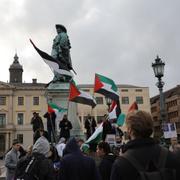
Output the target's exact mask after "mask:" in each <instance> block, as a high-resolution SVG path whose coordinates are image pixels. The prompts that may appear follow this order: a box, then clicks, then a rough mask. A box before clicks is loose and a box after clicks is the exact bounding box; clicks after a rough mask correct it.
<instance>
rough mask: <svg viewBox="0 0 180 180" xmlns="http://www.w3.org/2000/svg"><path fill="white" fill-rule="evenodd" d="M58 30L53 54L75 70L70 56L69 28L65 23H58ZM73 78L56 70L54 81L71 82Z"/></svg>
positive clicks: (65, 65) (67, 67)
mask: <svg viewBox="0 0 180 180" xmlns="http://www.w3.org/2000/svg"><path fill="white" fill-rule="evenodd" d="M56 31H57V35H56V37H55V38H54V40H53V45H52V51H51V56H52V57H53V58H54V59H56V60H57V61H58V62H59V63H60V64H61V65H63V66H64V67H65V68H66V69H67V70H69V71H70V70H73V68H72V62H71V56H70V48H71V44H70V41H69V37H68V35H67V30H66V28H65V27H64V26H63V25H61V24H56ZM73 71H74V70H73ZM71 78H72V77H70V76H67V75H62V74H59V73H57V72H55V71H54V78H53V82H56V81H60V82H69V81H70V80H71Z"/></svg>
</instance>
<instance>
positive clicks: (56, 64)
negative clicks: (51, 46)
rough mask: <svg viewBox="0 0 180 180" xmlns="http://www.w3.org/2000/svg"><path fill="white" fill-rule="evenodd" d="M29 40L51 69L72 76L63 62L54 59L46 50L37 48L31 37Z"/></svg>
mask: <svg viewBox="0 0 180 180" xmlns="http://www.w3.org/2000/svg"><path fill="white" fill-rule="evenodd" d="M30 42H31V44H32V45H33V47H34V48H35V50H36V51H37V52H38V54H39V55H40V56H41V57H42V59H43V60H44V62H45V63H46V64H47V65H48V66H49V67H50V68H51V70H52V71H55V72H57V73H59V74H62V75H67V76H70V77H72V76H73V74H72V73H71V72H70V71H69V69H68V68H67V67H66V66H65V65H64V64H62V63H61V62H60V61H58V60H56V59H54V58H53V57H52V56H50V55H49V54H47V53H46V52H44V51H41V50H40V49H39V48H37V47H36V46H35V44H34V43H33V42H32V40H31V39H30Z"/></svg>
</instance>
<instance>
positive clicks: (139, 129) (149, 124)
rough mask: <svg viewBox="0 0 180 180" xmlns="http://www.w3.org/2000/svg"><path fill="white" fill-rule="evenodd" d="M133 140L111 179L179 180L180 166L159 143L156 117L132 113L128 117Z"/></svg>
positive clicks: (128, 125)
mask: <svg viewBox="0 0 180 180" xmlns="http://www.w3.org/2000/svg"><path fill="white" fill-rule="evenodd" d="M126 125H127V132H128V134H129V137H130V141H129V142H128V143H127V144H126V145H125V146H124V148H123V151H124V152H123V154H122V155H121V156H120V157H119V158H118V159H117V160H116V161H115V162H114V164H113V167H112V171H111V178H110V179H111V180H132V179H133V180H178V179H180V164H179V162H178V161H177V159H176V158H175V156H174V154H172V153H171V152H170V151H169V150H168V149H166V148H164V147H161V146H160V145H159V144H157V143H156V142H155V141H154V139H153V138H151V137H150V136H151V134H152V133H153V121H152V116H151V115H150V114H149V113H148V112H145V111H134V112H130V113H129V114H128V115H127V118H126Z"/></svg>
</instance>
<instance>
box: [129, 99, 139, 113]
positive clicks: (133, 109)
mask: <svg viewBox="0 0 180 180" xmlns="http://www.w3.org/2000/svg"><path fill="white" fill-rule="evenodd" d="M136 110H138V105H137V103H136V101H135V102H133V103H132V104H131V106H130V108H129V109H128V112H132V111H136Z"/></svg>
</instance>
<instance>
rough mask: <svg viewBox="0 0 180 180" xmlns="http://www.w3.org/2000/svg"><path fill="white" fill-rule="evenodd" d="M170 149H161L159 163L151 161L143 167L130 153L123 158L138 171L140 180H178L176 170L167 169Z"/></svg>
mask: <svg viewBox="0 0 180 180" xmlns="http://www.w3.org/2000/svg"><path fill="white" fill-rule="evenodd" d="M167 155H168V149H166V148H163V147H161V150H160V155H159V159H158V161H156V162H155V161H152V160H151V161H150V162H148V164H147V165H146V166H145V167H143V166H142V165H141V164H140V163H139V161H138V160H136V159H135V158H134V157H133V156H132V155H131V154H130V153H128V151H127V153H124V154H123V155H122V157H124V158H125V159H126V160H128V161H129V162H130V163H131V165H132V166H133V167H134V168H135V169H136V170H137V171H138V174H139V176H138V180H176V170H175V169H169V168H166V167H165V164H166V159H167Z"/></svg>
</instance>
